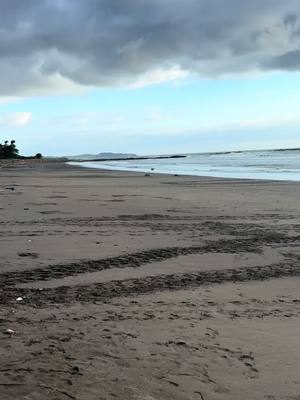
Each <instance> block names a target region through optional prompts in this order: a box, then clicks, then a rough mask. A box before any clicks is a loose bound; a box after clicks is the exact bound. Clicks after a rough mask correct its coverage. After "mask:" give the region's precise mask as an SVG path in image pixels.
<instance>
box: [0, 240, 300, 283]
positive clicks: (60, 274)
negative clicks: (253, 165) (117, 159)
mask: <svg viewBox="0 0 300 400" xmlns="http://www.w3.org/2000/svg"><path fill="white" fill-rule="evenodd" d="M299 241H300V236H294V237H290V236H284V235H279V234H268V235H266V234H261V235H257V236H254V237H251V238H243V239H230V240H229V239H228V240H218V241H210V242H208V243H206V244H204V245H203V246H190V247H165V248H157V249H150V250H145V251H141V252H137V253H131V254H125V255H120V256H116V257H110V258H104V259H99V260H86V261H80V262H73V263H68V264H55V265H50V266H48V267H45V268H35V269H31V270H23V271H11V272H6V273H3V274H0V288H1V287H2V288H3V287H4V288H6V287H8V286H14V285H16V284H18V283H29V282H36V281H47V280H52V279H61V278H65V277H68V276H75V275H80V274H82V273H89V272H98V271H104V270H108V269H113V268H128V267H131V268H138V267H141V266H142V265H145V264H150V263H153V262H160V261H165V260H168V259H171V258H175V257H178V256H185V255H191V254H203V253H244V252H257V253H258V252H260V251H261V246H263V245H267V244H268V245H270V244H274V243H276V244H291V243H292V244H295V243H299Z"/></svg>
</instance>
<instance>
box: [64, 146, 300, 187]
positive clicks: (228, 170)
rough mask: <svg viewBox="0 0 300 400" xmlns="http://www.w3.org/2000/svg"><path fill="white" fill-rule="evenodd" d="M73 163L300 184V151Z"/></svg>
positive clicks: (270, 151)
mask: <svg viewBox="0 0 300 400" xmlns="http://www.w3.org/2000/svg"><path fill="white" fill-rule="evenodd" d="M70 164H73V165H82V166H83V167H87V168H99V169H109V170H120V171H136V172H151V173H155V172H157V173H164V174H178V175H195V176H212V177H223V178H244V179H271V180H290V181H300V150H266V151H242V152H229V153H206V154H188V155H186V157H185V158H169V159H156V160H155V159H149V160H128V161H114V160H111V161H105V162H97V161H95V162H84V163H80V162H72V163H70Z"/></svg>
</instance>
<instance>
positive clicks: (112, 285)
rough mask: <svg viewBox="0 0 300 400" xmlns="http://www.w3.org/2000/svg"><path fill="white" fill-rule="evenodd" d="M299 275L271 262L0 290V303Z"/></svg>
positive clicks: (290, 266)
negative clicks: (93, 282)
mask: <svg viewBox="0 0 300 400" xmlns="http://www.w3.org/2000/svg"><path fill="white" fill-rule="evenodd" d="M291 276H300V264H299V262H287V263H280V264H272V265H268V266H263V267H251V268H238V269H224V270H213V271H204V272H198V273H185V274H171V275H160V276H149V277H145V278H140V279H126V280H122V281H110V282H106V283H95V284H92V285H82V286H81V285H77V286H61V287H58V288H52V289H43V290H42V291H41V290H39V289H20V288H9V289H8V290H7V291H6V292H5V293H3V292H2V293H0V304H11V303H12V302H15V298H16V296H17V295H18V296H20V295H21V296H23V297H24V300H25V303H27V304H30V305H38V306H43V305H46V304H49V303H61V304H69V303H73V302H76V301H77V302H78V301H79V302H95V301H100V302H105V301H109V300H110V299H113V298H116V297H129V296H137V295H144V294H150V293H153V292H161V291H166V290H170V291H173V290H181V289H191V288H197V287H200V286H203V285H212V284H222V283H226V282H248V281H263V280H267V279H271V278H283V277H291Z"/></svg>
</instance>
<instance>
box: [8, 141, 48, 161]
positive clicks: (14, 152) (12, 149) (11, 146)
mask: <svg viewBox="0 0 300 400" xmlns="http://www.w3.org/2000/svg"><path fill="white" fill-rule="evenodd" d="M1 158H2V159H3V158H21V159H25V158H38V159H40V158H42V154H41V153H37V154H36V155H35V156H33V157H24V156H21V155H20V154H19V150H18V149H17V146H16V141H15V140H11V141H10V142H9V141H8V140H5V142H4V143H3V144H2V143H0V159H1Z"/></svg>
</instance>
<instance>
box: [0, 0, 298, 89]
mask: <svg viewBox="0 0 300 400" xmlns="http://www.w3.org/2000/svg"><path fill="white" fill-rule="evenodd" d="M174 67H176V68H180V69H182V70H186V71H188V72H191V73H196V74H200V75H202V76H210V77H214V76H222V75H224V74H236V73H248V72H252V71H256V70H272V69H283V70H295V69H299V68H300V2H299V0H251V1H246V0H245V1H244V0H26V1H23V0H0V94H1V95H6V96H7V95H15V94H26V93H30V94H34V93H43V92H47V91H49V90H54V89H55V88H58V87H63V88H64V90H68V89H70V88H71V87H72V85H74V84H79V85H90V86H108V85H126V84H129V83H132V82H134V81H135V80H137V79H140V77H141V76H142V75H143V74H145V73H148V74H149V73H150V72H151V71H152V70H157V69H160V70H163V69H166V70H168V69H172V68H174ZM148 76H149V75H148Z"/></svg>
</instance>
